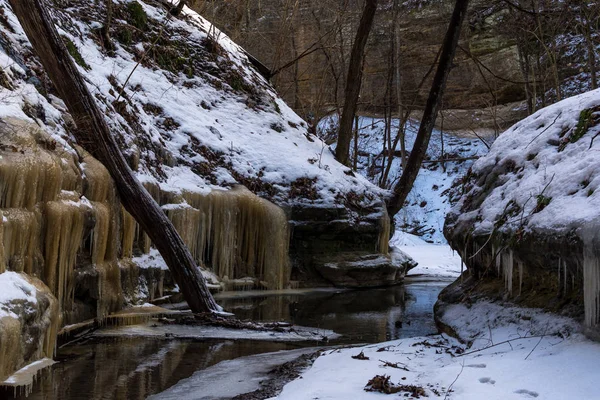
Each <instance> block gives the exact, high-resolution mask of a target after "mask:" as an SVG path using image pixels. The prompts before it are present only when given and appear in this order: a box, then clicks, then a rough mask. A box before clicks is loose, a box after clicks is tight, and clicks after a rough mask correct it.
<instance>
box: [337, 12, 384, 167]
mask: <svg viewBox="0 0 600 400" xmlns="http://www.w3.org/2000/svg"><path fill="white" fill-rule="evenodd" d="M376 10H377V0H366V3H365V8H364V9H363V12H362V16H361V17H360V23H359V25H358V30H357V31H356V36H355V38H354V44H353V45H352V52H351V53H350V63H349V66H348V76H347V78H346V90H345V92H344V109H343V111H342V118H341V120H340V129H339V131H338V141H337V147H336V149H335V158H336V159H337V160H338V161H339V162H340V163H342V164H344V165H348V157H349V153H350V141H351V140H352V122H353V121H354V115H355V114H356V105H357V103H358V96H359V95H360V86H361V83H362V73H363V61H364V58H365V47H366V45H367V39H368V38H369V33H370V32H371V27H372V26H373V19H374V18H375V11H376Z"/></svg>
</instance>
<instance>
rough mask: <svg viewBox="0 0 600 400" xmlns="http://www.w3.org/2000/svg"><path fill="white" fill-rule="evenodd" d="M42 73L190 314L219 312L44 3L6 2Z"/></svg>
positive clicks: (32, 0) (38, 0)
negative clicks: (152, 247) (170, 276)
mask: <svg viewBox="0 0 600 400" xmlns="http://www.w3.org/2000/svg"><path fill="white" fill-rule="evenodd" d="M10 4H11V6H12V8H13V11H14V13H15V14H16V16H17V18H18V20H19V22H20V23H21V26H22V27H23V30H24V31H25V33H26V34H27V37H28V38H29V41H30V42H31V44H32V46H33V49H34V50H35V52H36V54H37V55H38V57H39V59H40V61H41V62H42V65H43V66H44V70H45V71H46V73H48V75H49V76H50V79H52V82H54V86H55V87H56V90H57V91H58V93H59V95H60V97H61V98H62V99H63V100H64V102H65V104H66V105H67V107H68V109H69V111H70V113H71V115H72V117H73V119H74V120H75V123H76V125H77V127H76V129H74V131H73V135H74V136H75V138H76V139H77V142H78V143H79V144H80V145H81V146H83V148H85V149H86V150H87V151H89V152H90V153H91V154H92V155H93V156H94V157H96V158H97V159H98V160H99V161H100V162H101V163H102V164H104V166H105V167H106V168H107V169H108V171H109V172H110V175H111V176H112V178H113V179H114V181H115V185H116V187H117V190H118V192H119V196H120V198H121V201H122V202H123V206H124V207H125V209H126V210H127V211H128V212H129V213H130V214H131V215H132V216H133V217H134V218H135V220H136V221H137V222H138V223H139V224H140V226H141V227H142V229H144V231H145V232H146V233H147V234H148V236H149V237H150V239H152V241H153V242H154V245H155V246H156V248H157V249H158V251H159V252H160V254H161V255H162V256H163V258H164V260H165V262H166V264H167V266H168V267H169V269H170V270H171V272H172V274H173V278H174V279H175V282H177V284H178V285H179V288H180V289H181V292H182V293H183V295H184V297H185V299H186V301H187V302H188V304H189V305H190V307H191V309H192V311H193V312H196V313H199V312H214V311H217V310H219V306H218V305H217V304H216V303H215V301H214V299H213V297H212V295H211V294H210V292H209V290H208V288H207V286H206V282H205V281H204V277H203V276H202V274H201V273H200V269H199V268H198V266H197V265H196V263H195V261H194V259H193V257H192V255H191V254H190V252H189V250H188V249H187V247H186V246H185V244H184V243H183V240H182V239H181V237H180V236H179V234H178V233H177V231H176V230H175V227H174V226H173V224H172V223H171V221H170V220H169V219H168V218H167V216H166V215H165V213H164V212H163V211H162V210H161V209H160V207H159V206H158V204H157V203H156V202H155V201H154V199H153V198H152V197H151V196H150V194H149V193H148V192H147V191H146V189H144V187H143V186H142V185H141V184H140V182H139V181H138V180H137V178H136V177H135V175H134V174H133V171H132V170H131V169H130V168H129V165H128V164H127V162H126V161H125V158H124V157H123V154H122V153H121V151H120V149H119V146H118V144H117V142H116V141H115V139H114V137H113V136H112V135H111V133H110V130H109V127H108V124H107V123H106V120H105V119H104V117H103V115H102V113H101V112H100V110H99V108H98V106H97V104H96V103H95V101H94V98H93V96H92V95H91V93H90V91H89V90H88V87H87V86H86V84H85V82H84V80H83V77H82V76H81V74H80V73H79V71H78V70H77V67H76V66H75V64H74V63H73V60H72V59H71V57H70V56H69V53H68V51H67V49H66V48H65V46H64V44H63V42H62V40H61V37H60V36H59V34H58V32H57V31H56V28H55V26H54V23H53V22H52V18H51V16H50V14H49V13H48V10H47V9H46V7H45V5H44V0H10Z"/></svg>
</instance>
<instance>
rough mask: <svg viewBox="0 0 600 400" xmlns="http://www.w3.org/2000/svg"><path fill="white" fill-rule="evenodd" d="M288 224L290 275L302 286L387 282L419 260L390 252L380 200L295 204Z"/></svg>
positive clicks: (394, 280)
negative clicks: (356, 205) (364, 204)
mask: <svg viewBox="0 0 600 400" xmlns="http://www.w3.org/2000/svg"><path fill="white" fill-rule="evenodd" d="M290 225H291V226H292V238H291V243H290V257H291V259H292V265H293V269H292V280H293V281H298V282H299V284H300V285H301V286H304V287H309V286H315V285H316V286H330V285H334V286H340V287H377V286H388V285H393V284H396V283H398V282H400V281H401V280H402V278H403V277H404V274H405V273H406V271H407V270H408V269H409V268H412V267H413V266H414V265H416V264H414V261H413V260H412V259H411V258H410V257H408V256H407V255H405V254H403V253H402V254H400V253H392V254H390V252H389V249H388V242H389V237H390V236H389V235H390V222H389V217H388V216H387V213H386V212H385V208H384V207H383V205H382V204H380V203H379V204H377V203H376V204H374V205H373V206H372V208H370V209H365V210H352V209H350V208H348V207H337V208H323V207H311V206H309V205H304V206H302V207H294V208H292V210H291V221H290Z"/></svg>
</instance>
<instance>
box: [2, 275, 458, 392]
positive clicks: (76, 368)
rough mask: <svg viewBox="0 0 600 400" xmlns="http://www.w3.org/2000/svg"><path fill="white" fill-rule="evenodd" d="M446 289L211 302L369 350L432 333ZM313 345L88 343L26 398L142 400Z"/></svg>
mask: <svg viewBox="0 0 600 400" xmlns="http://www.w3.org/2000/svg"><path fill="white" fill-rule="evenodd" d="M447 284H448V282H410V281H408V282H406V284H405V285H403V286H397V287H391V288H384V289H369V290H356V291H346V290H336V289H318V290H294V291H280V292H264V291H263V292H231V293H221V294H219V295H217V302H218V303H219V304H221V305H222V306H223V307H224V308H225V309H226V310H227V311H230V312H233V313H234V314H235V315H236V316H237V317H238V318H240V319H253V320H256V321H288V322H292V323H294V324H297V325H302V326H311V327H318V328H324V329H330V330H333V331H335V332H336V333H338V334H341V335H343V336H342V337H341V338H339V339H336V340H335V341H332V342H330V343H329V344H359V343H375V342H383V341H386V340H393V339H399V338H404V337H412V336H422V335H427V334H431V333H435V332H436V328H435V324H434V322H433V305H434V303H435V301H436V299H437V296H438V294H439V292H440V290H441V289H442V288H443V287H444V286H445V285H447ZM200 329H201V328H200ZM314 345H315V343H314V342H310V343H281V342H279V343H274V342H268V341H248V340H235V341H234V340H214V339H211V340H179V339H172V340H164V339H160V340H158V339H151V338H139V337H133V338H131V337H129V338H119V339H98V338H95V339H90V340H89V341H88V342H83V343H78V344H75V345H69V346H65V347H63V348H61V349H59V350H58V353H57V356H56V361H58V362H57V364H55V365H54V366H53V367H52V368H49V369H47V370H46V371H44V372H43V373H42V374H41V375H40V376H39V378H38V379H37V382H36V383H35V385H34V387H33V392H32V393H30V394H29V395H28V396H27V399H34V400H37V399H48V400H54V399H61V400H69V399H73V400H74V399H82V400H83V399H86V400H87V399H90V400H97V399H123V400H125V399H127V400H130V399H132V400H134V399H145V398H146V397H147V396H149V395H151V394H154V393H159V392H162V391H164V390H166V389H167V388H169V387H171V386H172V385H174V384H175V383H177V382H178V381H179V380H181V379H184V378H187V377H189V376H191V375H192V374H193V373H194V372H195V371H197V370H201V369H204V368H207V367H209V366H211V365H214V364H216V363H219V362H221V361H224V360H231V359H234V358H238V357H244V356H249V355H254V354H260V353H266V352H274V351H279V350H290V349H296V348H299V347H303V346H314ZM3 396H4V397H3ZM6 396H9V393H6V392H5V393H0V397H1V398H5V397H6ZM11 397H12V394H10V397H8V398H11ZM15 398H18V399H21V398H23V399H24V398H25V395H24V394H23V395H19V394H17V396H16V397H15Z"/></svg>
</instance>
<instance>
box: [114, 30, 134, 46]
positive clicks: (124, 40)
mask: <svg viewBox="0 0 600 400" xmlns="http://www.w3.org/2000/svg"><path fill="white" fill-rule="evenodd" d="M115 37H116V38H117V40H118V41H119V43H121V44H123V45H125V46H129V45H130V44H131V43H132V42H133V33H132V32H131V29H130V28H127V27H126V26H123V27H121V28H120V29H118V30H117V34H116V35H115Z"/></svg>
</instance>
